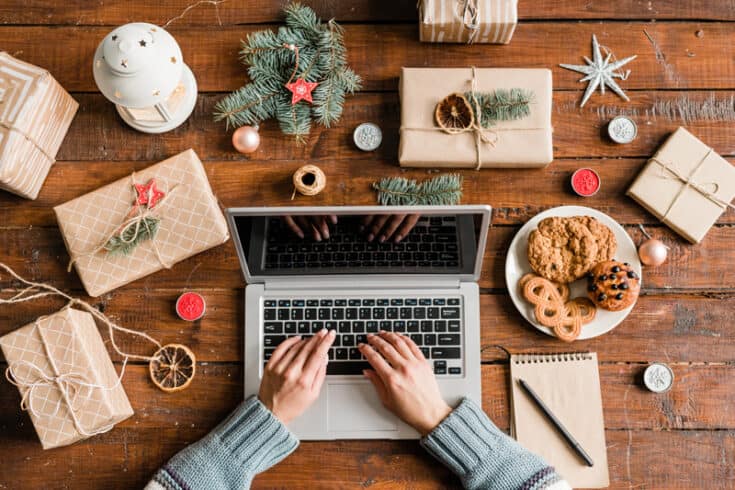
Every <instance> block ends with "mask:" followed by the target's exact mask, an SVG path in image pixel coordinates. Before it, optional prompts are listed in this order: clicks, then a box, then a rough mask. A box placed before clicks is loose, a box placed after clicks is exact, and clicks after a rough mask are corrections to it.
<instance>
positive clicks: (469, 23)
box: [416, 0, 480, 44]
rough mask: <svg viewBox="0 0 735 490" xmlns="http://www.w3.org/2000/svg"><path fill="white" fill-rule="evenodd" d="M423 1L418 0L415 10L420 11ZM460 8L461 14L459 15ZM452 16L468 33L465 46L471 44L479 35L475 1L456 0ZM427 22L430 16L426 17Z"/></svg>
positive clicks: (478, 13)
mask: <svg viewBox="0 0 735 490" xmlns="http://www.w3.org/2000/svg"><path fill="white" fill-rule="evenodd" d="M424 2H425V0H418V2H417V3H416V8H418V9H421V8H422V7H423V6H424V5H423V4H424ZM460 8H461V13H460ZM454 14H455V15H456V16H457V18H458V19H460V20H461V21H462V25H463V26H464V28H465V29H467V30H468V31H470V35H469V37H468V39H467V44H472V43H473V42H475V40H476V39H477V36H478V35H479V33H480V22H479V21H480V9H479V7H478V6H477V0H457V3H456V4H455V10H454ZM427 18H429V20H432V19H431V16H427Z"/></svg>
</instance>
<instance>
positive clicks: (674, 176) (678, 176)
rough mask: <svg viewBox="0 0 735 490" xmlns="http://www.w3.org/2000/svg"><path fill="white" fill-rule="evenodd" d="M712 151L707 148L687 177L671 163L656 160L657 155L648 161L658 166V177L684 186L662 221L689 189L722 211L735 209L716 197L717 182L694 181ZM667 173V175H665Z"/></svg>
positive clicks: (662, 217)
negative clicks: (709, 188)
mask: <svg viewBox="0 0 735 490" xmlns="http://www.w3.org/2000/svg"><path fill="white" fill-rule="evenodd" d="M712 152H713V150H712V148H709V149H708V150H707V153H705V155H704V157H702V159H701V160H700V161H699V163H697V165H696V166H695V167H694V170H692V172H691V173H690V174H689V176H686V175H684V174H683V173H682V172H680V171H679V170H678V169H677V168H676V166H675V165H674V164H673V163H671V162H663V161H661V160H659V159H658V154H656V155H654V157H653V158H651V159H650V161H651V162H654V163H656V164H658V165H659V170H660V173H659V177H660V178H663V179H667V180H676V181H679V182H681V183H682V184H684V185H683V186H681V189H679V192H677V193H676V195H675V196H674V198H673V199H672V200H671V204H669V207H668V208H667V209H666V212H665V213H664V214H663V216H661V219H662V220H664V219H666V217H667V216H668V215H669V213H670V212H671V210H672V209H673V208H674V204H676V202H677V201H678V200H679V198H680V197H681V195H682V194H683V193H684V191H685V190H686V189H687V188H689V187H691V188H692V189H694V190H695V191H697V192H699V193H700V194H701V195H702V196H704V197H705V198H707V199H709V200H710V201H712V202H713V203H715V204H717V205H718V206H719V207H721V208H722V209H723V210H725V209H727V208H732V209H735V206H734V205H732V204H730V203H729V202H727V201H725V200H723V199H720V198H719V197H718V196H717V194H716V193H717V191H718V190H719V188H720V186H719V184H717V182H707V183H704V184H703V183H700V182H697V181H696V180H694V176H695V174H696V173H697V172H698V171H699V169H700V168H701V167H702V165H704V162H705V161H707V158H708V157H709V156H710V154H712ZM666 172H668V173H666ZM708 187H713V188H714V191H712V192H710V191H709V190H708Z"/></svg>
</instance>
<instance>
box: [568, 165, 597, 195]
mask: <svg viewBox="0 0 735 490" xmlns="http://www.w3.org/2000/svg"><path fill="white" fill-rule="evenodd" d="M572 189H574V192H576V193H577V195H579V196H582V197H589V196H594V195H595V194H597V191H599V190H600V176H599V175H597V172H595V171H594V170H592V169H591V168H580V169H579V170H577V171H576V172H574V173H573V174H572Z"/></svg>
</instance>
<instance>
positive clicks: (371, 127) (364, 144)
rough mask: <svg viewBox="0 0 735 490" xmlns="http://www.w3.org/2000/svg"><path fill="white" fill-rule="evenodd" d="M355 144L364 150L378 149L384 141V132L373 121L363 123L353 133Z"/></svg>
mask: <svg viewBox="0 0 735 490" xmlns="http://www.w3.org/2000/svg"><path fill="white" fill-rule="evenodd" d="M352 137H353V139H354V140H355V145H357V147H358V148H359V149H361V150H362V151H373V150H376V149H377V148H378V147H379V146H380V143H382V142H383V132H382V131H381V130H380V128H379V127H378V126H377V125H375V124H373V123H362V124H360V125H359V126H358V127H356V128H355V132H354V133H353V134H352Z"/></svg>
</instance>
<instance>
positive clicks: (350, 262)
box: [234, 211, 482, 276]
mask: <svg viewBox="0 0 735 490" xmlns="http://www.w3.org/2000/svg"><path fill="white" fill-rule="evenodd" d="M234 220H235V225H236V228H237V234H238V237H239V240H240V243H241V245H242V250H243V254H244V256H245V260H246V262H247V266H248V268H249V270H250V274H251V275H253V276H288V275H292V276H300V275H331V274H455V275H456V274H472V273H473V272H474V269H475V261H476V260H477V250H478V240H479V237H480V235H481V230H480V229H479V227H480V226H481V225H482V215H481V214H479V213H477V214H441V215H435V214H431V215H423V216H422V215H417V214H390V212H389V211H388V212H387V214H382V215H328V216H317V215H297V214H292V215H290V216H272V215H252V214H251V215H247V216H235V217H234ZM325 227H326V233H325V231H324V229H325ZM327 235H328V237H327Z"/></svg>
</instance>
